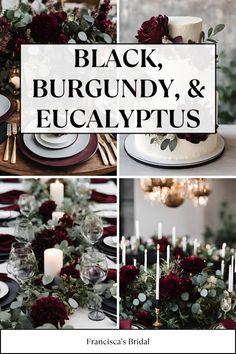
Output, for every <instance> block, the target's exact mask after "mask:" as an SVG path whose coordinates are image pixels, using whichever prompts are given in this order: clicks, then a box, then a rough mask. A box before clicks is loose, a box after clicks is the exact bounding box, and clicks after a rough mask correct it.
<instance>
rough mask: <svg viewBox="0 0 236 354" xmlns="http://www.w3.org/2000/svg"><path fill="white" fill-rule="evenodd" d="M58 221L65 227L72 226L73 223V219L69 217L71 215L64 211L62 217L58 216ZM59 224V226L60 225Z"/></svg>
mask: <svg viewBox="0 0 236 354" xmlns="http://www.w3.org/2000/svg"><path fill="white" fill-rule="evenodd" d="M59 223H60V225H61V226H62V227H64V228H66V227H68V228H72V226H73V224H74V219H73V217H71V215H69V214H67V213H65V214H64V215H63V217H62V218H60V220H59ZM60 225H59V226H60Z"/></svg>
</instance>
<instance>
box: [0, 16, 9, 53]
mask: <svg viewBox="0 0 236 354" xmlns="http://www.w3.org/2000/svg"><path fill="white" fill-rule="evenodd" d="M10 29H11V24H10V23H9V22H8V21H7V19H6V18H5V17H4V16H2V17H0V52H3V51H4V50H5V49H6V48H7V45H8V43H9V41H10V39H11V35H10Z"/></svg>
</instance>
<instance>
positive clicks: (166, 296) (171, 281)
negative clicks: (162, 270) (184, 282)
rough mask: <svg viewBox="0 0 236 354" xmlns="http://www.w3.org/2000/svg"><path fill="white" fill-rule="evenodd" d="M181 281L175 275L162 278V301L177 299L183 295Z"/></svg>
mask: <svg viewBox="0 0 236 354" xmlns="http://www.w3.org/2000/svg"><path fill="white" fill-rule="evenodd" d="M180 284H181V279H180V278H179V277H178V276H177V275H175V274H168V275H165V276H162V277H161V278H160V298H161V300H172V299H177V298H178V297H179V295H180V294H181V287H180Z"/></svg>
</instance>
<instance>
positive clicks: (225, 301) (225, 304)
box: [220, 295, 232, 320]
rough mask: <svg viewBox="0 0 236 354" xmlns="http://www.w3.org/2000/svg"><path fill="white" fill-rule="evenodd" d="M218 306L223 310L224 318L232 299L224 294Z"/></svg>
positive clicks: (230, 306) (229, 308)
mask: <svg viewBox="0 0 236 354" xmlns="http://www.w3.org/2000/svg"><path fill="white" fill-rule="evenodd" d="M220 307H221V310H222V311H223V312H224V320H225V319H226V317H227V316H226V314H227V312H229V311H230V310H231V308H232V300H231V297H230V296H229V295H227V296H225V297H224V298H223V299H222V300H221V302H220Z"/></svg>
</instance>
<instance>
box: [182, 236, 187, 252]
mask: <svg viewBox="0 0 236 354" xmlns="http://www.w3.org/2000/svg"><path fill="white" fill-rule="evenodd" d="M182 245H183V251H184V252H186V251H187V237H186V236H184V237H183V239H182Z"/></svg>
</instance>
